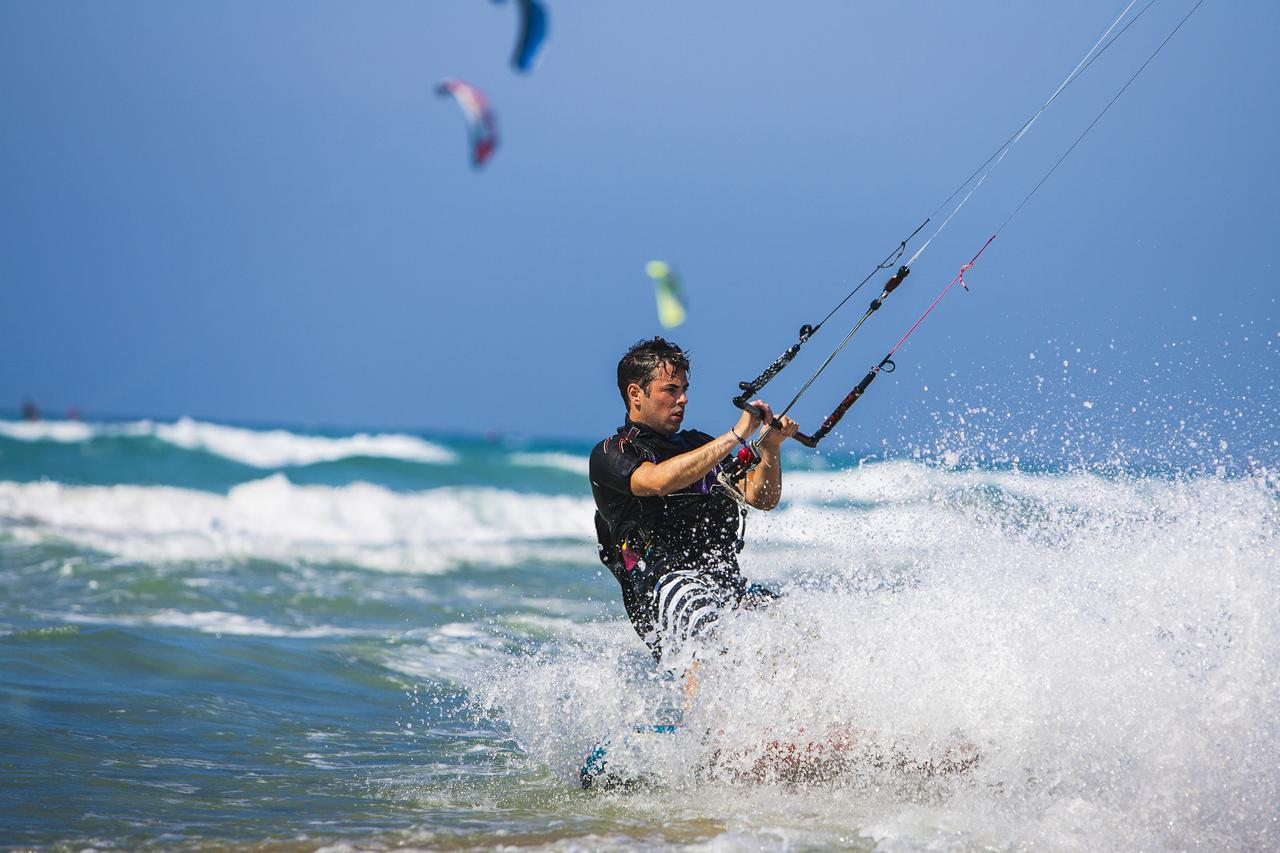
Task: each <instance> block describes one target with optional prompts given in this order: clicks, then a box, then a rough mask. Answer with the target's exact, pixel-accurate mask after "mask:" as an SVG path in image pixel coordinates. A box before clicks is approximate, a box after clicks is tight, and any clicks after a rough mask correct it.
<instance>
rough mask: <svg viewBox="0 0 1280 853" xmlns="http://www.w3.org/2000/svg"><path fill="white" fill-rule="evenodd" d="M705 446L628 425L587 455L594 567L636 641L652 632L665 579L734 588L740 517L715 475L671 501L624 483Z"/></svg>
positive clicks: (690, 436)
mask: <svg viewBox="0 0 1280 853" xmlns="http://www.w3.org/2000/svg"><path fill="white" fill-rule="evenodd" d="M711 440H712V437H711V436H709V435H707V434H706V433H705V432H698V431H697V430H681V431H680V432H677V433H675V434H674V435H671V436H665V435H662V434H661V433H658V432H655V431H653V430H651V429H649V428H648V427H645V426H642V425H640V424H637V423H634V422H632V421H631V420H630V419H628V420H627V422H626V423H624V424H623V425H622V426H621V427H619V428H618V432H617V434H616V435H612V436H610V437H609V438H606V439H605V440H604V441H602V442H600V443H599V444H597V445H596V446H595V447H594V448H593V449H592V451H591V464H590V476H591V494H592V496H593V497H594V498H595V501H596V532H597V534H598V536H599V538H600V559H601V561H603V562H604V564H605V565H606V566H608V567H609V570H610V571H611V572H613V575H614V577H616V578H617V579H618V583H619V584H621V585H622V600H623V604H624V605H625V606H626V608H627V614H628V615H629V616H630V617H631V621H632V623H633V624H635V627H636V631H637V632H638V633H640V635H641V636H642V637H643V636H645V635H646V634H647V633H648V631H649V630H650V629H651V627H652V626H651V616H650V613H649V611H650V608H649V600H648V599H649V597H650V596H651V595H652V592H653V587H654V586H655V585H656V584H657V582H658V579H659V578H660V577H662V576H663V575H664V574H666V573H667V572H669V571H673V570H675V569H693V570H696V571H698V572H700V573H705V574H707V575H709V576H711V577H712V578H713V579H715V580H716V581H717V582H719V583H722V584H727V585H736V584H738V583H740V582H741V580H740V575H739V571H738V550H739V549H740V547H741V546H740V540H739V526H740V522H741V515H740V509H739V504H738V502H737V500H735V498H734V497H733V495H731V494H730V493H729V490H728V488H727V487H726V486H724V485H722V484H721V483H720V482H719V480H717V478H716V474H717V473H718V472H719V467H717V468H716V469H713V470H712V471H711V472H710V473H709V474H707V476H706V477H704V478H702V479H701V480H699V481H698V482H696V483H694V484H693V485H691V486H687V487H686V488H684V489H681V490H680V491H679V492H675V493H673V494H670V495H666V496H661V495H654V496H652V497H637V496H636V495H634V494H632V493H631V475H632V473H634V472H635V470H636V468H638V467H640V464H641V463H642V462H654V463H658V462H663V461H665V460H667V459H670V458H671V457H673V456H678V455H680V454H681V453H687V452H688V451H690V450H696V449H697V448H699V447H701V446H702V445H704V444H706V443H707V442H709V441H711Z"/></svg>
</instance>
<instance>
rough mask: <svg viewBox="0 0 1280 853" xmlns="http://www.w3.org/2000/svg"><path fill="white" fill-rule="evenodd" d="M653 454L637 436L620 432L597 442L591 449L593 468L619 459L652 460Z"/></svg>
mask: <svg viewBox="0 0 1280 853" xmlns="http://www.w3.org/2000/svg"><path fill="white" fill-rule="evenodd" d="M652 456H653V452H652V450H651V449H650V448H648V447H647V446H646V445H645V444H644V443H643V442H642V441H640V440H638V439H637V438H636V436H634V435H630V434H628V433H626V432H623V431H619V432H617V433H614V434H613V435H611V436H608V437H607V438H604V439H601V440H600V441H598V442H596V444H595V446H594V447H592V448H591V460H590V461H591V466H592V467H593V468H594V467H597V466H599V465H602V464H607V463H608V462H609V461H611V460H617V459H642V460H644V459H650V458H651V457H652Z"/></svg>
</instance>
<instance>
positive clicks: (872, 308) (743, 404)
mask: <svg viewBox="0 0 1280 853" xmlns="http://www.w3.org/2000/svg"><path fill="white" fill-rule="evenodd" d="M1155 1H1156V0H1148V2H1147V4H1146V5H1145V6H1144V7H1143V8H1142V9H1141V10H1140V11H1139V12H1138V13H1137V14H1136V15H1135V16H1134V17H1133V18H1131V19H1130V20H1129V22H1128V23H1126V24H1125V25H1124V26H1123V27H1122V28H1121V29H1120V30H1119V32H1116V33H1115V34H1114V35H1112V31H1113V30H1115V29H1116V27H1117V26H1119V24H1120V22H1121V21H1123V20H1124V18H1125V17H1126V16H1127V15H1128V14H1129V11H1130V10H1131V9H1132V8H1133V7H1134V5H1135V4H1136V3H1137V0H1130V2H1129V4H1128V5H1127V6H1125V8H1124V10H1123V11H1121V13H1120V15H1119V16H1118V17H1117V18H1116V19H1115V20H1114V21H1113V22H1112V23H1111V26H1109V27H1107V29H1106V31H1105V32H1103V34H1102V35H1101V37H1099V38H1098V40H1097V41H1096V42H1095V43H1094V44H1093V46H1092V47H1091V48H1090V49H1089V51H1088V52H1087V53H1086V54H1085V55H1084V58H1083V59H1081V60H1080V62H1079V63H1077V64H1076V67H1075V68H1073V69H1072V70H1071V73H1070V74H1068V75H1067V77H1066V79H1064V80H1063V81H1062V83H1061V84H1059V86H1058V88H1057V89H1056V90H1054V92H1053V94H1052V95H1051V96H1050V97H1049V99H1048V100H1046V101H1045V102H1044V103H1043V104H1042V105H1041V106H1040V108H1039V109H1038V110H1036V112H1035V113H1034V114H1032V115H1031V117H1030V118H1028V119H1027V120H1026V121H1025V122H1023V123H1022V125H1021V126H1020V127H1019V128H1018V129H1017V130H1016V131H1014V133H1013V135H1012V136H1010V137H1009V138H1008V139H1007V140H1005V142H1004V143H1003V144H1002V145H1001V146H1000V147H999V148H997V149H996V150H995V152H993V153H992V154H991V156H989V157H988V158H987V159H986V160H985V161H984V162H983V163H982V165H981V166H979V167H978V168H977V169H976V170H974V172H973V173H972V174H971V175H969V177H968V178H966V179H965V181H964V183H962V184H961V185H960V186H959V187H957V188H956V189H955V190H954V191H953V192H952V193H951V195H949V196H947V198H946V199H944V200H943V202H942V204H940V205H938V207H937V208H936V209H935V210H934V211H933V213H931V214H930V215H929V216H928V217H927V218H926V219H925V220H924V222H922V223H920V225H918V226H917V227H916V229H915V230H914V231H912V232H911V233H910V234H909V235H908V236H907V238H906V239H905V240H903V241H902V242H900V243H899V244H898V247H897V248H896V249H894V250H893V251H892V252H890V253H889V255H888V257H886V258H885V259H884V260H883V261H881V262H880V263H879V264H877V265H876V267H875V269H873V270H872V271H871V273H870V274H869V275H868V276H867V277H866V278H864V279H863V280H862V281H861V282H859V283H858V285H857V286H856V287H854V288H853V290H851V291H849V293H848V294H847V295H846V296H845V297H844V298H843V299H841V300H840V302H839V303H838V304H837V305H836V306H835V308H833V309H831V311H830V312H828V313H827V316H826V317H823V318H822V320H821V321H820V322H819V323H818V324H817V325H816V326H810V325H809V324H807V323H806V324H805V325H803V326H801V327H800V334H799V339H798V340H797V341H796V343H794V344H792V345H791V346H790V347H789V348H788V349H787V350H786V351H784V352H783V353H782V354H781V355H780V356H778V357H777V358H776V359H774V360H773V362H772V363H771V364H770V365H769V366H768V367H767V368H765V369H764V371H763V372H761V373H760V375H759V376H757V377H756V378H755V379H752V380H750V381H743V382H739V383H738V388H739V390H740V391H741V393H740V394H738V396H736V397H734V398H733V404H734V405H735V406H737V407H738V408H739V409H742V410H744V411H751V412H752V413H753V414H756V415H759V416H763V414H764V413H763V412H762V411H761V410H759V409H758V408H757V407H755V406H753V405H751V403H749V402H748V401H749V400H750V399H751V398H752V397H754V396H755V395H756V394H757V393H758V392H759V391H760V389H761V388H763V387H764V386H765V385H766V384H768V383H769V381H770V380H772V379H773V378H774V377H775V376H777V375H778V374H779V373H781V372H782V370H783V368H785V367H786V366H787V365H788V364H790V363H791V361H792V360H793V359H794V358H795V357H796V355H797V354H798V353H799V352H800V348H801V347H802V346H803V345H804V344H805V343H806V342H807V341H808V340H809V339H810V338H812V337H813V336H814V335H815V334H817V332H818V330H819V329H821V328H822V326H823V324H824V323H826V322H827V320H829V319H831V317H832V315H834V314H835V313H836V312H837V311H839V310H840V309H841V308H842V307H843V306H844V305H845V303H847V302H848V301H849V300H850V299H851V298H852V297H853V296H854V294H856V293H857V292H858V291H859V290H861V289H862V287H863V285H865V284H866V283H867V282H868V281H870V280H871V279H872V277H874V276H875V275H876V273H877V272H880V271H882V270H887V269H890V268H891V267H892V266H893V265H894V264H896V263H898V261H899V260H900V259H901V258H902V255H903V254H904V253H905V252H906V248H907V244H908V243H909V242H910V241H911V240H912V239H913V238H914V237H915V236H916V235H917V234H919V233H920V232H921V231H922V230H923V229H924V227H925V226H926V225H928V224H929V223H930V222H931V221H933V219H934V218H935V217H936V216H937V215H938V213H939V212H940V211H941V210H942V209H943V208H945V207H947V205H949V204H950V203H951V201H952V200H953V199H955V198H956V197H957V196H958V195H960V193H961V192H964V190H965V189H966V188H968V192H967V193H965V195H964V197H963V198H961V199H960V201H959V203H957V204H956V206H955V208H954V209H952V210H951V212H950V213H949V214H948V215H947V217H946V219H944V220H943V221H942V223H941V224H940V225H939V226H938V227H937V228H936V229H935V230H934V232H933V233H932V234H931V235H930V236H929V239H928V240H926V241H925V242H924V245H922V246H921V247H920V248H919V249H917V250H916V252H915V254H914V255H912V256H911V258H910V259H909V260H907V262H906V263H903V264H902V265H901V266H899V267H898V269H897V271H896V272H894V273H893V275H892V276H891V277H890V278H889V280H888V281H886V282H885V284H884V288H883V289H882V290H881V292H880V295H879V296H877V297H876V298H875V299H873V300H871V304H870V305H869V306H868V307H867V310H866V312H865V313H864V314H863V315H862V316H861V317H860V318H859V319H858V321H857V322H856V323H855V324H854V325H853V328H851V329H850V330H849V332H848V334H846V335H845V336H844V338H843V340H841V341H840V343H839V344H837V345H836V348H835V349H834V350H832V351H831V354H830V355H828V356H827V358H826V360H825V361H823V362H822V364H821V365H820V366H819V367H818V369H817V370H816V371H814V373H813V375H812V376H810V377H809V379H808V381H806V382H805V383H804V385H802V386H801V387H800V390H799V391H797V392H796V395H795V396H794V397H792V398H791V402H789V403H787V405H786V407H785V408H783V409H782V410H781V411H780V412H778V413H777V415H776V416H775V417H774V418H773V419H772V420H771V421H770V422H769V423H767V424H765V425H764V428H763V429H762V430H761V431H760V434H759V435H758V436H757V437H756V439H755V440H754V441H753V442H751V443H750V444H745V443H744V445H743V447H742V449H740V450H739V451H738V453H737V455H736V457H735V465H734V470H732V471H730V472H728V477H729V479H730V480H733V481H736V480H740V479H741V478H742V477H744V476H746V474H747V473H748V472H749V471H750V470H751V469H752V468H754V467H755V466H756V465H757V464H758V463H759V461H760V453H759V446H760V442H761V440H762V439H763V438H764V436H765V435H767V434H768V432H769V431H770V430H772V429H777V428H778V427H779V426H780V423H779V421H778V418H780V417H782V416H783V415H786V414H787V413H788V412H789V411H791V407H792V406H794V405H795V404H796V403H797V402H798V401H799V400H800V398H801V397H803V396H804V394H805V392H807V391H808V390H809V387H810V386H811V385H813V383H814V381H815V380H816V379H817V378H818V377H819V376H820V375H822V372H823V371H825V370H826V369H827V367H828V366H829V365H830V364H831V362H832V361H833V360H834V359H835V357H836V356H837V355H838V354H839V353H840V351H841V350H843V349H844V347H845V345H846V344H848V343H849V341H850V340H851V339H852V338H853V336H854V335H855V334H856V333H857V332H858V330H859V329H861V328H862V325H863V323H865V322H866V321H867V320H868V319H869V318H870V317H871V315H872V314H874V313H875V312H876V311H877V310H878V309H879V308H880V306H881V305H882V304H883V303H884V300H885V299H887V298H888V297H889V294H891V293H893V292H894V290H895V289H897V287H898V285H900V284H902V282H903V280H904V279H905V278H906V277H907V276H908V275H909V274H910V273H911V268H912V266H913V265H914V264H915V262H916V261H917V260H918V259H919V258H920V256H921V255H923V254H924V251H925V249H927V248H928V247H929V244H930V243H932V242H933V241H934V239H935V238H936V237H937V236H938V235H939V234H940V233H941V232H942V230H943V229H944V228H946V227H947V225H948V224H949V223H950V222H951V220H952V218H953V217H954V216H955V215H956V213H958V212H959V211H960V209H961V208H962V207H964V206H965V204H966V203H967V202H968V201H969V199H970V198H971V197H972V196H973V194H974V193H975V192H976V191H977V190H978V188H979V187H981V186H982V184H983V183H984V182H985V181H986V180H987V177H988V176H990V174H991V172H992V171H994V170H995V168H996V167H997V166H999V165H1000V163H1001V162H1002V161H1003V160H1004V158H1005V156H1006V155H1007V154H1008V153H1009V151H1011V150H1012V149H1013V147H1014V146H1015V145H1017V143H1018V142H1019V141H1020V140H1021V139H1022V137H1023V136H1024V135H1026V133H1027V131H1028V130H1030V129H1031V126H1032V125H1033V124H1034V123H1035V121H1036V119H1038V118H1039V117H1040V115H1041V114H1042V113H1043V112H1044V111H1045V110H1046V109H1047V108H1048V107H1049V105H1050V104H1052V103H1053V102H1054V101H1055V100H1056V99H1057V97H1058V95H1060V94H1062V92H1063V90H1065V89H1066V88H1067V86H1069V85H1070V84H1071V83H1072V82H1073V81H1074V80H1075V79H1076V78H1077V77H1079V76H1080V75H1081V74H1083V73H1084V71H1085V70H1086V69H1088V67H1089V66H1090V65H1092V64H1093V63H1094V61H1096V60H1097V59H1098V57H1100V56H1101V55H1102V54H1103V53H1104V52H1105V51H1106V50H1107V48H1109V47H1111V45H1113V44H1115V42H1116V40H1118V39H1119V38H1120V37H1121V36H1122V35H1124V33H1125V32H1126V31H1127V30H1128V29H1129V27H1131V26H1133V25H1134V24H1135V23H1137V21H1138V19H1140V18H1141V17H1142V16H1143V15H1144V14H1145V13H1146V12H1147V10H1148V9H1150V8H1151V7H1152V6H1153V5H1154V4H1155ZM1203 2H1204V0H1197V2H1196V4H1195V5H1194V6H1192V7H1191V10H1190V11H1188V12H1187V13H1186V15H1184V16H1183V17H1182V19H1181V20H1180V21H1179V22H1178V24H1177V25H1176V26H1175V27H1174V28H1173V30H1172V31H1170V32H1169V34H1168V35H1167V36H1165V38H1164V40H1163V41H1162V42H1160V44H1159V45H1158V46H1157V47H1156V49H1155V50H1154V51H1152V52H1151V55H1150V56H1148V57H1147V59H1146V61H1145V62H1143V63H1142V65H1140V66H1139V67H1138V70H1137V71H1135V72H1134V73H1133V75H1132V76H1131V77H1130V78H1129V79H1128V80H1127V81H1126V82H1125V84H1124V85H1123V86H1121V87H1120V90H1119V91H1118V92H1116V94H1115V95H1114V96H1113V97H1112V98H1111V100H1110V101H1108V102H1107V104H1106V106H1104V107H1103V108H1102V110H1101V111H1100V112H1099V113H1098V114H1097V115H1096V116H1095V117H1094V119H1093V121H1091V122H1090V123H1089V124H1088V126H1087V127H1085V129H1084V131H1083V132H1081V134H1080V135H1079V136H1078V137H1076V140H1075V141H1074V142H1072V143H1071V145H1070V146H1069V147H1068V148H1067V150H1066V151H1065V152H1064V153H1063V154H1062V156H1061V157H1059V158H1058V160H1057V162H1055V163H1054V164H1053V166H1051V167H1050V168H1049V170H1048V171H1047V172H1045V174H1044V175H1043V176H1042V177H1041V178H1040V180H1039V181H1038V182H1037V183H1036V185H1035V186H1034V187H1032V189H1031V191H1030V192H1029V193H1027V195H1026V196H1025V197H1024V198H1023V199H1022V201H1021V202H1019V204H1018V205H1017V207H1015V208H1014V209H1013V211H1012V212H1011V213H1010V214H1009V215H1008V216H1007V217H1006V218H1005V220H1004V222H1003V223H1001V225H1000V227H999V228H997V229H996V230H995V232H994V233H992V235H991V236H990V237H989V238H987V241H986V242H985V243H983V244H982V248H980V249H979V250H978V251H977V252H976V253H975V254H974V256H973V257H972V258H970V259H969V262H968V263H966V264H964V265H963V266H962V267H961V268H960V271H959V272H958V273H956V276H955V277H954V278H953V279H952V280H951V281H950V283H949V284H947V286H946V287H944V288H943V289H942V292H941V293H939V294H938V296H937V298H935V299H934V300H933V302H932V303H931V304H930V305H929V307H928V308H927V309H925V311H924V313H923V314H921V315H920V317H919V318H918V319H917V320H916V321H915V323H913V324H912V325H911V328H909V329H908V330H907V332H906V334H904V335H903V336H902V337H901V338H900V339H899V340H898V342H897V343H896V344H894V346H893V348H892V349H891V350H889V353H888V354H887V355H886V356H885V357H884V358H883V359H881V360H880V362H879V363H878V364H876V365H875V366H874V367H872V368H871V369H870V370H869V371H868V372H867V375H866V376H864V377H863V378H862V380H861V381H860V382H858V384H857V385H855V386H854V388H853V390H852V391H850V392H849V393H848V394H847V395H846V396H845V398H844V399H843V400H841V401H840V404H839V405H837V406H836V407H835V409H834V410H833V411H832V412H831V414H829V415H828V416H827V417H826V419H825V420H823V422H822V425H821V426H820V427H818V429H816V430H814V431H813V433H812V434H805V433H802V432H796V433H795V436H794V438H795V439H796V440H797V441H799V442H800V443H801V444H803V445H805V446H806V447H817V445H818V442H820V441H821V440H822V439H823V438H824V437H826V435H827V434H828V433H829V432H831V430H832V429H834V428H835V426H836V424H838V423H839V422H840V419H841V418H843V417H844V415H845V414H846V413H847V412H848V411H849V409H850V407H851V406H853V404H854V403H856V402H857V401H858V399H859V398H861V397H862V395H863V394H864V393H866V390H867V388H869V387H870V386H871V383H872V382H873V381H874V380H875V378H876V376H877V375H878V374H880V373H892V372H893V370H894V369H895V368H896V366H897V365H896V364H895V363H894V361H893V355H894V353H896V352H897V351H898V349H899V348H900V347H901V346H902V345H903V344H904V343H906V341H907V339H908V338H909V337H911V335H912V334H913V333H914V332H915V330H916V329H917V328H919V326H920V324H921V323H922V322H924V319H925V317H928V316H929V314H930V313H931V312H932V311H933V309H934V308H935V307H937V305H938V303H939V302H941V301H942V299H943V297H945V296H946V295H947V294H948V293H949V292H950V291H951V289H952V288H953V287H954V286H955V285H956V284H959V285H960V286H961V287H963V288H964V289H965V290H966V291H967V290H968V289H969V287H968V285H967V284H965V281H964V274H965V272H966V271H968V270H969V269H971V268H972V267H973V265H974V264H975V263H976V262H977V260H978V258H979V257H980V256H981V255H982V253H983V252H984V251H986V249H987V247H988V246H990V245H991V243H992V241H994V240H995V239H996V237H998V236H999V235H1000V233H1001V232H1002V231H1003V230H1004V229H1005V226H1007V225H1008V224H1009V222H1010V221H1011V220H1012V219H1013V218H1014V217H1015V216H1017V215H1018V213H1019V212H1020V211H1021V210H1022V208H1023V207H1024V206H1025V205H1026V203H1027V202H1028V201H1030V200H1031V197H1032V196H1033V195H1035V194H1036V191H1037V190H1039V189H1040V187H1041V186H1043V185H1044V183H1045V181H1047V180H1049V177H1050V176H1051V175H1052V174H1053V173H1054V172H1055V171H1056V170H1057V168H1058V167H1059V166H1060V165H1062V162H1063V161H1064V160H1066V159H1067V157H1068V156H1069V155H1070V154H1071V152H1072V151H1074V150H1075V149H1076V146H1077V145H1079V144H1080V142H1081V141H1082V140H1083V139H1084V137H1085V136H1086V135H1088V133H1089V131H1091V130H1092V129H1093V127H1094V125H1096V124H1097V123H1098V122H1099V121H1100V120H1101V119H1102V117H1103V116H1104V115H1106V113H1107V111H1108V110H1109V109H1111V106H1112V105H1113V104H1114V103H1115V102H1116V101H1117V100H1119V98H1120V96H1121V95H1123V94H1124V92H1125V90H1126V89H1128V88H1129V86H1130V85H1131V84H1132V83H1133V81H1134V80H1136V79H1137V78H1138V75H1139V74H1141V73H1142V72H1143V70H1145V69H1146V67H1147V66H1148V65H1150V64H1151V62H1152V60H1154V59H1155V58H1156V55H1157V54H1159V53H1160V51H1161V50H1162V49H1163V48H1164V46H1165V45H1166V44H1168V43H1169V40H1170V39H1172V38H1173V36H1174V35H1175V34H1176V33H1177V32H1178V30H1180V29H1181V28H1182V25H1183V24H1185V23H1186V22H1187V20H1188V19H1189V18H1190V17H1191V15H1192V14H1194V13H1195V11H1196V9H1198V8H1200V5H1201V4H1202V3H1203ZM979 176H981V177H979ZM975 178H976V179H977V182H976V183H974V179H975ZM971 184H972V186H970V185H971Z"/></svg>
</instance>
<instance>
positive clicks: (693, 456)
mask: <svg viewBox="0 0 1280 853" xmlns="http://www.w3.org/2000/svg"><path fill="white" fill-rule="evenodd" d="M758 426H760V419H759V418H757V417H755V416H754V415H752V414H751V413H750V412H743V413H742V416H741V417H740V418H738V423H737V426H735V427H734V428H733V430H732V431H731V432H726V433H725V434H724V435H722V436H720V437H719V438H713V439H712V440H711V441H708V442H707V443H706V444H704V445H702V446H701V447H698V448H695V449H693V450H690V451H689V452H688V453H681V454H680V455H679V456H672V457H671V458H670V459H667V460H666V461H664V462H642V463H641V464H640V465H639V466H637V467H636V470H635V471H633V472H632V473H631V494H633V495H635V496H636V497H641V498H647V497H652V496H654V495H669V494H671V493H672V492H678V491H680V490H681V489H683V488H686V487H688V486H692V485H693V484H694V483H696V482H698V481H699V480H701V479H702V478H703V477H705V476H707V474H708V473H709V472H710V471H711V470H712V469H713V468H715V467H716V466H717V465H719V464H720V461H721V460H722V459H724V458H725V457H726V456H728V455H729V454H730V453H733V452H734V451H735V450H736V449H737V448H738V446H739V436H741V437H742V438H743V439H745V438H746V437H748V436H750V435H751V434H752V433H753V432H755V431H756V427H758Z"/></svg>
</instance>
